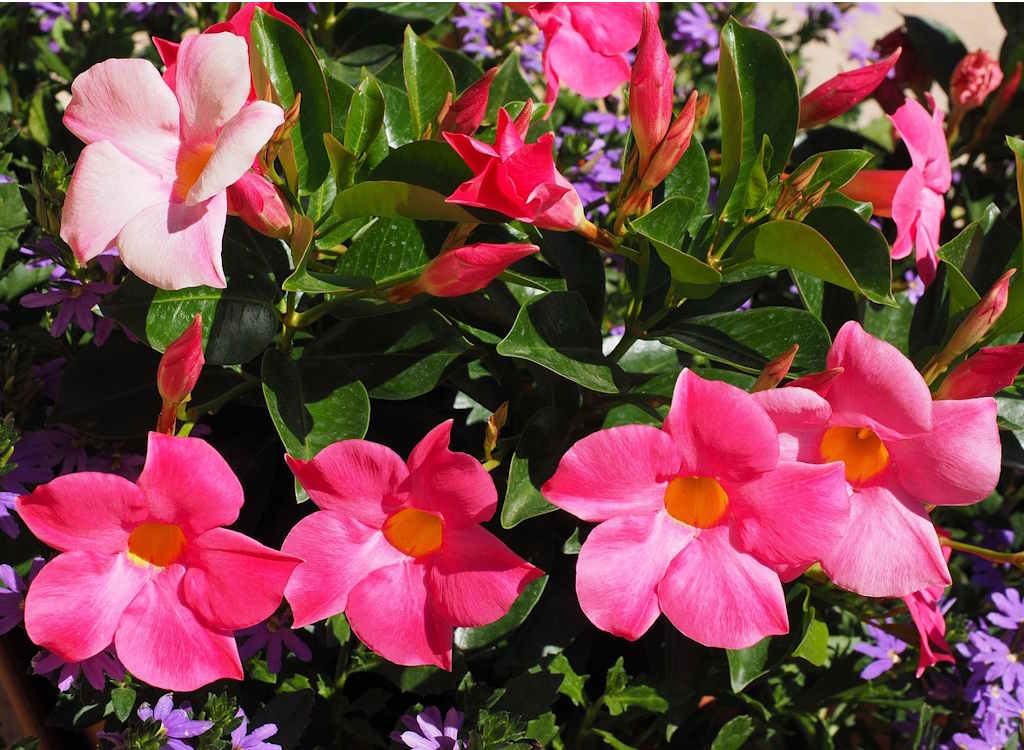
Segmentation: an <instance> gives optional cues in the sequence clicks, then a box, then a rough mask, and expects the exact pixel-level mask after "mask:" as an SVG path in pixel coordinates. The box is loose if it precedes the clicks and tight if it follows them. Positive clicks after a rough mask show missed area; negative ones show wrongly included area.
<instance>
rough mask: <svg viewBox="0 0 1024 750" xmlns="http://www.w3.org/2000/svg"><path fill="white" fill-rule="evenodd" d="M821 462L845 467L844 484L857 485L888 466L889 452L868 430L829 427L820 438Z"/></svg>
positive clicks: (876, 436)
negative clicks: (836, 463)
mask: <svg viewBox="0 0 1024 750" xmlns="http://www.w3.org/2000/svg"><path fill="white" fill-rule="evenodd" d="M820 450H821V458H822V459H823V460H825V461H842V462H844V463H845V464H846V481H848V482H851V483H853V484H856V483H858V482H865V481H867V480H868V479H871V477H873V476H875V475H876V474H879V473H880V472H881V471H882V470H883V469H884V468H885V467H886V466H888V465H889V451H888V450H886V448H885V444H884V443H883V442H882V441H881V440H880V439H879V437H878V435H876V434H875V432H874V430H872V429H871V428H869V427H829V428H828V429H827V430H825V434H824V435H823V436H822V438H821V448H820Z"/></svg>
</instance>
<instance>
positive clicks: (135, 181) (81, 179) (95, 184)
mask: <svg viewBox="0 0 1024 750" xmlns="http://www.w3.org/2000/svg"><path fill="white" fill-rule="evenodd" d="M170 194H171V183H170V182H168V181H167V180H166V179H164V178H162V177H159V176H158V175H157V174H156V173H155V172H153V171H151V170H149V169H147V168H146V167H144V166H142V165H141V164H139V163H138V162H136V161H134V160H132V159H131V158H129V157H127V156H125V155H124V154H123V153H121V151H119V150H118V149H117V148H116V147H115V146H114V145H113V144H112V143H110V142H109V141H100V142H99V143H92V144H90V145H88V146H86V147H85V148H84V149H83V150H82V154H81V156H79V157H78V163H77V164H75V171H74V173H73V174H72V175H71V183H70V184H69V185H68V193H67V198H66V199H65V201H64V208H63V210H62V213H61V225H60V236H61V239H62V240H64V241H65V242H67V243H68V244H69V245H71V249H72V250H74V251H75V257H76V258H78V260H79V262H81V263H85V262H86V261H89V260H91V259H93V258H95V257H96V256H97V255H99V254H100V253H102V252H103V251H104V250H106V249H107V248H108V247H109V246H110V244H111V243H112V242H113V241H114V239H115V238H116V237H117V235H118V233H119V232H120V231H121V229H122V227H124V225H125V224H127V223H128V222H129V221H130V220H131V219H133V218H134V217H135V216H137V215H138V214H139V213H141V212H142V211H143V210H144V209H147V208H149V207H150V206H155V205H157V204H159V203H165V202H167V201H168V200H169V196H170Z"/></svg>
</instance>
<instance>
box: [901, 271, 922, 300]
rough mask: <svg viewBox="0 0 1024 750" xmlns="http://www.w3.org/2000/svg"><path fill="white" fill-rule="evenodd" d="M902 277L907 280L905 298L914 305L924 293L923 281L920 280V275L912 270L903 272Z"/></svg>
mask: <svg viewBox="0 0 1024 750" xmlns="http://www.w3.org/2000/svg"><path fill="white" fill-rule="evenodd" d="M903 279H904V280H905V281H906V282H907V300H908V301H909V302H910V304H912V305H916V304H917V301H918V300H919V299H921V297H922V296H923V295H924V282H923V281H921V277H920V276H918V275H917V273H916V272H914V271H907V272H906V273H904V274H903Z"/></svg>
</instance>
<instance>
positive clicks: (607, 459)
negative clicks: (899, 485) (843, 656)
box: [541, 370, 850, 648]
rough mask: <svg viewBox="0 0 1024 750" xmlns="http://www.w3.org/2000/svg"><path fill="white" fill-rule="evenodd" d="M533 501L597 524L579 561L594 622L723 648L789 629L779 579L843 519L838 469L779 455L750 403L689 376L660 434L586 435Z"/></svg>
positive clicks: (728, 388)
mask: <svg viewBox="0 0 1024 750" xmlns="http://www.w3.org/2000/svg"><path fill="white" fill-rule="evenodd" d="M792 390H794V391H798V392H803V391H802V389H799V388H795V389H792ZM807 395H808V396H813V395H814V394H813V393H810V392H808V394H807ZM541 492H542V493H543V494H544V496H545V497H546V498H547V499H548V500H550V501H551V502H552V503H554V504H555V505H557V506H559V507H560V508H562V509H564V510H567V511H569V512H570V513H572V514H573V515H575V516H577V517H579V518H581V519H583V520H585V521H598V522H599V524H598V526H597V527H596V528H595V529H594V530H593V531H591V532H590V535H589V536H588V537H587V540H586V542H584V543H583V547H582V549H581V550H580V555H579V560H578V562H577V564H576V593H577V595H578V596H579V600H580V606H581V607H582V608H583V611H584V612H585V613H586V615H587V617H589V618H590V620H591V621H592V622H593V623H594V624H595V625H597V627H599V628H601V629H602V630H606V631H608V632H609V633H613V634H615V635H619V636H622V637H624V638H628V639H630V640H635V639H637V638H639V637H640V636H642V635H643V634H644V633H645V632H646V631H647V629H648V628H650V626H651V625H652V624H653V623H654V621H655V620H656V619H657V617H658V614H659V613H660V612H664V613H665V615H666V616H667V617H668V619H669V620H670V621H671V622H672V624H673V625H675V626H676V627H677V628H679V630H680V631H682V633H683V634H684V635H687V636H689V637H690V638H692V639H694V640H695V641H698V642H700V643H702V644H704V645H706V646H712V647H723V648H744V647H746V646H750V645H752V644H754V643H756V642H757V641H759V640H761V639H762V638H764V637H766V636H769V635H778V634H781V633H785V632H787V631H788V630H789V621H788V618H787V615H786V602H785V597H784V595H783V591H782V583H781V581H780V577H781V578H782V579H784V580H790V579H792V578H795V577H796V576H797V575H799V574H800V573H802V572H803V571H804V570H805V569H806V568H807V567H808V566H810V565H811V564H813V563H814V562H816V561H817V560H819V559H821V557H822V556H823V555H824V554H825V553H826V550H827V549H828V547H829V546H830V545H831V544H832V543H833V541H834V540H835V539H837V538H839V537H840V536H842V534H843V533H844V531H845V528H846V522H847V518H848V516H849V511H850V504H849V499H848V496H847V493H846V489H845V486H844V482H843V467H842V464H839V463H833V464H829V465H826V466H814V465H812V464H807V463H800V462H797V461H796V460H795V459H794V458H792V457H782V458H780V450H779V435H778V432H777V431H776V429H775V425H774V424H773V423H772V421H771V419H769V417H768V415H767V413H765V411H764V410H763V409H762V408H761V407H760V406H759V405H758V403H757V401H756V400H755V399H754V397H753V396H751V395H750V394H749V393H746V392H745V391H742V390H740V389H739V388H736V387H735V386H732V385H728V384H727V383H722V382H716V381H708V380H704V379H702V378H700V377H699V376H697V375H695V374H694V373H693V372H691V371H689V370H683V372H682V374H680V376H679V379H678V381H677V382H676V387H675V393H674V394H673V396H672V406H671V408H670V409H669V413H668V415H667V416H666V417H665V423H664V425H663V427H662V429H660V430H659V429H658V428H656V427H651V426H648V425H625V426H621V427H612V428H610V429H606V430H601V431H599V432H595V433H593V434H591V435H588V436H587V437H585V438H583V439H582V440H580V441H579V442H577V443H576V444H575V445H573V446H572V447H571V448H570V449H569V450H568V452H567V453H566V454H565V455H564V456H563V457H562V460H561V462H560V463H559V465H558V469H557V470H556V471H555V474H554V476H553V477H551V479H550V480H548V482H547V483H546V484H545V485H544V487H543V488H542V490H541Z"/></svg>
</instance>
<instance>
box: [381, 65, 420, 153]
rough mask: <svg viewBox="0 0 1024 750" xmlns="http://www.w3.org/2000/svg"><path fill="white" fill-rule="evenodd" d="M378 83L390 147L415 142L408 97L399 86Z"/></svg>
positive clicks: (385, 129)
mask: <svg viewBox="0 0 1024 750" xmlns="http://www.w3.org/2000/svg"><path fill="white" fill-rule="evenodd" d="M378 83H379V84H380V90H381V93H382V94H384V132H385V134H386V135H387V139H388V145H389V146H391V148H398V147H399V146H404V145H405V144H407V143H411V142H413V141H415V140H416V134H415V133H413V132H412V114H411V113H410V112H409V97H408V95H407V94H406V93H405V91H403V90H402V89H400V88H398V87H397V86H392V85H390V84H387V83H380V81H378ZM378 166H379V165H378Z"/></svg>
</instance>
